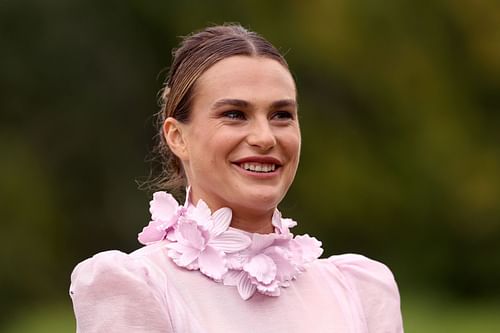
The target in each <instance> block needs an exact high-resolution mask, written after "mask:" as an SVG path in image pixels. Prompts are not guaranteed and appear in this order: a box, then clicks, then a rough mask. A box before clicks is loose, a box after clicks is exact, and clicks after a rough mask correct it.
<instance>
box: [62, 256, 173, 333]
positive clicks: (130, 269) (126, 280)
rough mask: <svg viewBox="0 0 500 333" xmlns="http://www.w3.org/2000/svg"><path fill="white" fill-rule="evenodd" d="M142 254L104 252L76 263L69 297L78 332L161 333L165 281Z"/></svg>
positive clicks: (165, 319)
mask: <svg viewBox="0 0 500 333" xmlns="http://www.w3.org/2000/svg"><path fill="white" fill-rule="evenodd" d="M143 252H144V251H142V250H139V252H138V253H135V252H134V253H132V254H126V253H123V252H120V251H115V250H113V251H105V252H101V253H98V254H96V255H94V256H93V257H91V258H89V259H86V260H84V261H82V262H81V263H79V264H78V265H77V266H76V267H75V269H74V270H73V273H72V274H71V286H70V296H71V299H72V301H73V307H74V311H75V316H76V321H77V327H78V330H79V332H103V331H106V332H126V331H129V330H130V328H131V327H134V329H135V331H134V332H146V331H147V332H164V331H165V328H167V327H170V319H169V314H168V305H167V300H166V299H165V296H164V295H165V288H166V281H165V278H164V277H163V274H162V273H161V272H160V271H159V270H158V269H157V268H156V267H155V265H154V264H152V263H151V262H150V261H149V260H148V258H147V256H145V255H143Z"/></svg>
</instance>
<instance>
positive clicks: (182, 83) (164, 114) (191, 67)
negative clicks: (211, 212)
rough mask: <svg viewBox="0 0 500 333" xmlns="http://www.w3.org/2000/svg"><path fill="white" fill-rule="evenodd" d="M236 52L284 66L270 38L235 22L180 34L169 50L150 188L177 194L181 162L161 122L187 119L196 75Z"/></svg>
mask: <svg viewBox="0 0 500 333" xmlns="http://www.w3.org/2000/svg"><path fill="white" fill-rule="evenodd" d="M237 55H245V56H256V57H267V58H270V59H273V60H276V61H278V62H279V63H281V64H282V65H283V66H284V67H285V68H288V64H287V62H286V60H285V59H284V57H283V56H282V55H281V54H280V52H279V51H278V50H277V49H276V48H275V47H274V46H273V45H272V44H271V43H270V42H268V41H267V40H266V39H264V38H263V37H261V36H260V35H258V34H257V33H255V32H253V31H249V30H247V29H245V28H243V27H242V26H241V25H239V24H224V25H219V26H211V27H207V28H205V29H203V30H201V31H198V32H195V33H193V34H191V35H188V36H186V37H184V38H183V39H182V41H181V43H180V45H179V47H178V48H177V49H174V50H173V52H172V56H173V61H172V65H171V67H170V69H169V72H168V75H167V78H166V80H165V84H164V88H163V89H162V91H161V97H160V106H161V109H160V112H159V113H158V115H157V131H158V136H157V138H158V140H157V143H156V147H155V149H154V151H153V153H154V154H156V155H157V157H158V158H159V162H160V164H161V170H160V175H159V176H158V177H157V178H156V179H154V180H153V181H152V184H151V185H152V187H153V188H154V189H156V190H168V191H170V192H173V193H175V194H180V193H182V190H183V189H184V188H185V186H186V176H185V174H184V170H183V168H182V165H181V162H180V161H179V159H178V158H177V156H175V155H174V154H173V153H172V151H171V150H170V149H169V147H168V145H167V142H166V140H165V137H164V134H163V123H164V122H165V120H166V119H167V118H168V117H173V118H175V119H177V120H178V121H180V122H183V123H188V122H189V120H190V115H191V105H192V99H193V93H194V90H195V84H196V82H197V80H198V78H199V77H200V76H201V75H202V74H203V73H204V72H205V71H206V70H207V69H209V68H210V67H211V66H213V65H214V64H215V63H217V62H218V61H221V60H223V59H225V58H228V57H231V56H237Z"/></svg>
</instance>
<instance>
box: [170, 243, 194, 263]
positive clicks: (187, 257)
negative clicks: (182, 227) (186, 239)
mask: <svg viewBox="0 0 500 333" xmlns="http://www.w3.org/2000/svg"><path fill="white" fill-rule="evenodd" d="M167 248H169V249H171V250H173V251H174V252H172V251H168V256H169V257H170V258H172V259H173V260H174V262H175V263H176V264H177V265H179V266H182V267H187V266H188V265H190V264H191V263H192V262H193V261H195V260H196V258H198V257H199V256H200V250H198V249H195V248H192V247H190V246H185V245H183V244H180V243H169V244H167Z"/></svg>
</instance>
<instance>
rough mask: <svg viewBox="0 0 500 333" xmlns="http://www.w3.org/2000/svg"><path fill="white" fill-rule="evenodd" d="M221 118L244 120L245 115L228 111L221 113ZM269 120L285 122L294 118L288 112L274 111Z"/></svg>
mask: <svg viewBox="0 0 500 333" xmlns="http://www.w3.org/2000/svg"><path fill="white" fill-rule="evenodd" d="M221 116H222V117H223V118H227V119H230V120H246V119H247V114H246V113H245V112H243V111H240V110H229V111H224V112H222V113H221ZM270 119H271V120H279V121H287V120H293V119H295V116H294V114H293V113H292V112H290V111H276V112H273V113H272V114H271V115H270Z"/></svg>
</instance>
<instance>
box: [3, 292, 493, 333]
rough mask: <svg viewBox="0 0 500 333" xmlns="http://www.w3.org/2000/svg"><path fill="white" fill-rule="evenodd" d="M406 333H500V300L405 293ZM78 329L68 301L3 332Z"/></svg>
mask: <svg viewBox="0 0 500 333" xmlns="http://www.w3.org/2000/svg"><path fill="white" fill-rule="evenodd" d="M402 305H403V318H404V326H405V332H406V333H448V332H450V333H490V332H491V333H497V332H500V303H492V302H476V303H470V302H469V303H464V302H456V301H452V300H450V299H448V298H445V297H439V296H438V295H430V296H429V295H403V302H402ZM63 332H64V333H66V332H75V323H74V319H73V310H72V308H71V306H70V305H69V304H68V303H64V304H47V305H41V306H38V307H35V308H31V309H29V310H28V309H25V310H24V311H21V312H20V313H18V314H17V315H16V316H14V317H13V318H12V319H11V321H10V323H8V325H7V326H6V327H3V330H2V333H63Z"/></svg>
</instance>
